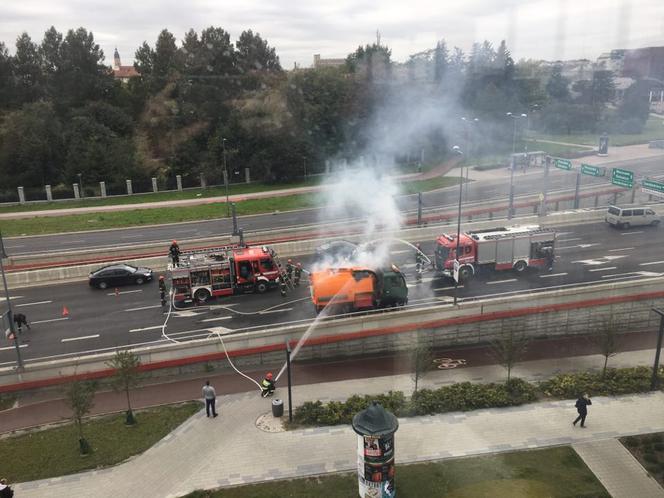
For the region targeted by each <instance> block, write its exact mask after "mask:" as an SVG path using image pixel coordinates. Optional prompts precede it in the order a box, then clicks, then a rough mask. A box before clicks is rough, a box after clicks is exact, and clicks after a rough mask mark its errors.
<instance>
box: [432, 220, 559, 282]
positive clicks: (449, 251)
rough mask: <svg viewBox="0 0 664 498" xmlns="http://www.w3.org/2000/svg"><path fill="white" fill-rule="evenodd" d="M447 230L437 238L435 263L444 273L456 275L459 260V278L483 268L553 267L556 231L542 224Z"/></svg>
mask: <svg viewBox="0 0 664 498" xmlns="http://www.w3.org/2000/svg"><path fill="white" fill-rule="evenodd" d="M458 242H459V254H458V255H457V234H456V233H454V234H447V233H444V234H442V235H441V236H440V237H438V238H437V239H436V246H435V249H434V266H435V268H436V270H437V271H438V272H440V273H442V275H443V276H446V277H450V278H453V276H454V262H455V260H456V259H458V260H459V280H460V281H464V280H468V279H470V278H472V277H473V276H474V275H477V274H478V273H480V272H482V271H502V270H514V271H515V272H517V273H523V272H524V271H525V270H526V269H527V268H544V267H549V268H550V267H551V265H552V263H553V258H554V249H555V244H556V232H555V231H554V230H553V229H551V228H541V227H539V226H523V227H519V226H513V227H502V228H492V229H488V230H475V231H472V232H462V233H461V234H460V237H459V241H458Z"/></svg>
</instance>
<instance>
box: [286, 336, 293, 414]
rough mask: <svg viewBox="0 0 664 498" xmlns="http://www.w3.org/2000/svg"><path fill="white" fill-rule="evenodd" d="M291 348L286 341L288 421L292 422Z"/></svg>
mask: <svg viewBox="0 0 664 498" xmlns="http://www.w3.org/2000/svg"><path fill="white" fill-rule="evenodd" d="M290 357H291V348H290V344H289V343H288V339H286V373H287V374H288V421H289V422H292V421H293V391H292V389H291V359H290Z"/></svg>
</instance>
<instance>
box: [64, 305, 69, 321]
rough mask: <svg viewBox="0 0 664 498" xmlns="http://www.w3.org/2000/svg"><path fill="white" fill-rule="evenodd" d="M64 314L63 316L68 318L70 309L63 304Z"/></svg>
mask: <svg viewBox="0 0 664 498" xmlns="http://www.w3.org/2000/svg"><path fill="white" fill-rule="evenodd" d="M62 316H63V317H64V318H67V317H68V316H69V310H68V309H67V307H66V306H63V307H62Z"/></svg>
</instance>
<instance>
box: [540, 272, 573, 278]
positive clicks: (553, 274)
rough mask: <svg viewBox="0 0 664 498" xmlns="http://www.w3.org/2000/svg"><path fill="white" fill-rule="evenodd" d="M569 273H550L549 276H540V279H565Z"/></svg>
mask: <svg viewBox="0 0 664 498" xmlns="http://www.w3.org/2000/svg"><path fill="white" fill-rule="evenodd" d="M565 275H567V273H549V274H548V275H540V276H539V277H540V278H551V277H564V276H565Z"/></svg>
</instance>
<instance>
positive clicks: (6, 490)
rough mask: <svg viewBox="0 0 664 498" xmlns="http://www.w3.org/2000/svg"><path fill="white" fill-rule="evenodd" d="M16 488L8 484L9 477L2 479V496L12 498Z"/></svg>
mask: <svg viewBox="0 0 664 498" xmlns="http://www.w3.org/2000/svg"><path fill="white" fill-rule="evenodd" d="M12 496H14V490H13V489H12V488H10V487H9V484H7V479H4V478H3V479H0V498H12Z"/></svg>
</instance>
